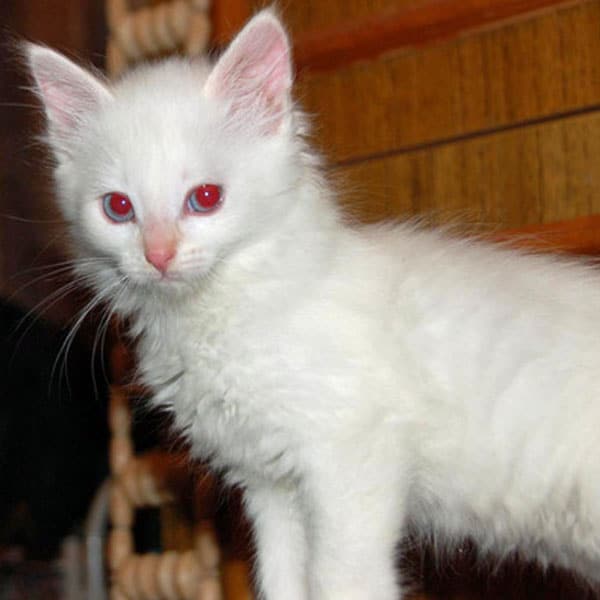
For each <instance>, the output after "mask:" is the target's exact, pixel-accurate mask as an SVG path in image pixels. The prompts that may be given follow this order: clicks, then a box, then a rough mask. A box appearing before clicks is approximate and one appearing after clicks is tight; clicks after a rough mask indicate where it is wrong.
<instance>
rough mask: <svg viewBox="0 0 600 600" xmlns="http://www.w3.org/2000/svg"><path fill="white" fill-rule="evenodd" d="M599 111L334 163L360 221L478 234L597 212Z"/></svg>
mask: <svg viewBox="0 0 600 600" xmlns="http://www.w3.org/2000/svg"><path fill="white" fill-rule="evenodd" d="M599 156H600V112H594V113H591V114H586V115H580V116H575V117H569V118H564V119H558V120H555V121H551V122H547V123H542V124H539V125H533V126H530V127H525V128H520V129H516V130H511V131H504V132H499V133H496V134H492V135H489V136H484V137H479V138H475V139H470V140H461V141H458V142H454V143H449V144H441V145H439V146H433V147H430V148H427V149H420V150H414V151H408V152H404V153H400V154H397V155H394V156H388V157H385V158H380V159H374V160H370V161H365V162H364V163H362V164H358V165H351V166H346V167H340V168H338V169H337V170H336V171H335V175H336V176H337V177H338V178H339V179H340V186H341V187H342V190H343V191H344V193H343V198H344V199H343V203H344V204H345V206H346V207H347V208H348V209H349V210H350V211H351V212H352V214H354V215H355V216H356V217H357V218H359V219H361V220H365V221H378V220H380V219H389V218H398V217H403V216H413V215H415V214H417V215H425V216H426V217H427V218H428V220H429V221H430V222H431V223H433V224H437V223H447V222H456V223H458V222H460V223H466V224H468V225H469V227H470V228H471V229H474V230H478V231H486V230H494V229H499V228H506V227H519V226H522V225H526V224H533V223H551V222H553V221H558V220H563V219H570V218H574V217H578V216H583V215H589V214H593V213H600V193H599V190H600V169H598V157H599Z"/></svg>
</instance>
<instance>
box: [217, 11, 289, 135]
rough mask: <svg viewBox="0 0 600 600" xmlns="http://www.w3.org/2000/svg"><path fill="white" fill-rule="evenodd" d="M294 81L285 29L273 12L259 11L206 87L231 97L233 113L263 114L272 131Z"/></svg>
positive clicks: (221, 60)
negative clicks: (271, 13) (262, 12)
mask: <svg viewBox="0 0 600 600" xmlns="http://www.w3.org/2000/svg"><path fill="white" fill-rule="evenodd" d="M291 84H292V67H291V62H290V46H289V43H288V39H287V36H286V34H285V31H284V30H283V28H282V27H281V25H280V24H279V22H278V21H277V19H276V18H275V17H273V16H272V15H270V14H259V15H258V16H257V17H255V18H254V19H253V20H252V21H251V22H250V23H249V24H248V25H247V26H246V28H245V29H244V30H243V31H242V32H241V33H240V34H239V35H238V37H237V38H236V39H235V40H234V42H233V43H232V44H231V46H230V47H229V49H228V50H227V51H226V52H225V54H224V55H223V57H222V58H221V59H220V60H219V62H218V63H217V65H216V66H215V69H214V70H213V73H212V74H211V76H210V78H209V80H208V82H207V86H206V89H207V92H208V93H209V94H211V93H212V94H214V95H217V96H221V97H224V98H228V99H230V100H231V106H232V112H234V113H236V112H245V113H247V112H252V114H253V115H257V114H261V113H262V116H263V117H266V118H267V120H268V122H269V123H268V125H267V128H268V130H270V131H272V130H275V129H277V127H278V126H279V123H280V122H281V119H282V116H283V113H282V111H283V110H284V108H285V106H286V104H287V101H288V94H289V90H290V87H291ZM256 109H258V110H256Z"/></svg>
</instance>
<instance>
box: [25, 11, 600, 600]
mask: <svg viewBox="0 0 600 600" xmlns="http://www.w3.org/2000/svg"><path fill="white" fill-rule="evenodd" d="M288 55H289V44H288V40H287V36H286V34H285V32H284V30H283V29H282V27H281V25H280V23H279V21H278V19H277V18H276V16H274V15H273V14H272V13H271V12H269V11H265V12H262V13H260V14H258V15H257V16H256V17H255V18H254V19H253V20H252V21H251V22H250V23H249V24H248V25H247V26H246V28H245V29H244V30H243V31H242V32H241V33H240V35H239V36H238V37H237V38H236V40H235V41H234V42H233V44H232V45H231V47H230V48H229V49H228V50H227V51H226V53H225V54H224V56H223V57H222V58H221V59H220V60H219V61H218V62H217V63H216V65H215V66H211V65H209V64H207V63H205V62H202V61H200V60H199V61H195V62H194V61H183V60H169V61H167V62H163V63H161V64H158V65H155V66H145V67H142V68H140V69H138V70H135V71H133V72H131V73H130V74H128V75H126V76H125V77H124V78H123V79H122V80H121V81H119V82H117V83H116V84H114V85H108V84H105V83H103V82H101V81H99V80H98V79H97V78H95V77H92V76H91V75H90V74H88V73H86V72H85V71H83V70H82V69H80V68H79V67H77V66H75V65H73V64H72V63H70V62H69V61H67V60H66V59H65V58H63V57H62V56H60V55H58V54H56V53H54V52H53V51H51V50H48V49H45V48H41V47H38V46H31V47H29V49H28V57H29V63H30V66H31V69H32V72H33V75H34V78H35V80H36V83H37V89H38V92H39V95H40V97H41V99H42V101H43V103H44V106H45V108H46V112H47V116H48V123H49V129H48V139H49V143H50V146H51V147H52V149H53V151H54V154H55V156H56V160H57V167H56V181H57V184H58V197H59V200H60V203H61V206H62V209H63V211H64V214H65V216H66V218H67V219H68V221H69V222H70V223H71V226H72V227H71V229H72V234H73V239H74V246H75V249H76V251H77V252H78V254H79V255H80V257H81V258H87V259H89V260H88V261H87V262H85V263H82V264H85V265H86V266H85V267H80V269H81V274H83V275H84V276H85V277H87V278H88V280H89V282H90V284H91V285H92V286H93V288H94V289H95V290H96V292H97V293H98V295H99V297H101V298H105V299H106V300H107V301H108V302H109V303H111V305H112V307H113V308H114V309H115V310H116V311H118V312H119V313H121V314H123V315H125V316H127V317H129V318H130V320H131V323H132V334H133V335H134V336H137V337H138V338H139V352H138V355H139V368H140V377H141V379H142V381H143V382H144V383H145V384H146V385H148V386H150V387H151V388H152V389H153V390H154V392H155V398H154V401H155V402H156V403H157V404H160V405H162V406H166V407H170V408H171V409H172V411H173V413H174V417H175V420H176V423H177V426H178V427H179V428H180V429H181V431H183V432H185V434H186V435H187V436H188V437H189V439H190V440H191V443H192V446H193V449H194V452H195V453H196V454H197V455H198V456H200V457H202V458H204V459H208V460H210V461H211V462H212V464H213V465H214V467H215V468H217V469H222V470H223V471H224V472H225V473H226V474H227V477H228V478H229V479H230V480H231V481H233V482H237V483H240V484H242V485H243V486H244V488H245V490H246V498H247V507H248V511H249V514H250V516H251V518H252V520H253V522H254V529H255V534H256V540H257V547H258V581H259V585H260V588H261V590H262V594H263V597H264V598H265V599H266V600H283V599H285V600H307V599H310V600H396V599H397V598H398V597H401V595H402V594H401V590H400V585H399V582H398V581H397V576H396V572H395V569H394V562H395V549H396V547H397V543H398V540H399V538H400V537H401V536H402V534H403V532H404V531H406V529H407V527H408V526H411V527H412V528H414V529H415V530H417V531H420V532H422V533H425V534H429V533H430V532H435V534H436V535H437V536H439V537H440V539H444V540H448V541H449V542H452V540H454V539H456V538H463V537H464V536H471V537H472V538H474V539H475V540H476V542H477V543H478V544H479V546H480V547H481V548H482V549H484V550H485V551H490V552H493V553H495V554H498V555H504V554H506V553H509V552H512V551H514V550H518V551H519V552H522V553H523V554H524V555H526V556H528V557H531V558H533V559H536V560H538V561H540V562H541V563H543V564H548V563H555V564H557V565H561V566H564V567H567V568H570V569H573V570H575V571H577V572H578V573H580V574H581V575H583V576H584V577H586V578H588V579H594V578H597V577H598V574H599V573H600V570H599V559H600V471H599V468H598V465H599V464H600V442H599V439H600V437H599V435H598V431H599V430H600V335H598V327H597V321H598V315H599V314H600V279H599V277H598V274H597V273H595V272H594V271H593V269H591V268H588V267H585V266H581V265H577V264H565V263H561V262H559V261H558V260H556V259H552V258H546V257H537V256H524V255H520V254H518V253H516V252H512V251H507V250H501V249H498V248H494V247H488V246H486V245H484V244H482V243H478V242H475V241H465V240H457V239H452V238H451V237H450V236H447V235H446V234H444V233H441V232H435V231H424V230H420V229H417V228H414V227H410V226H407V225H404V226H402V225H400V226H380V227H351V226H349V225H347V224H345V223H344V220H343V218H342V217H341V215H340V213H339V211H338V209H337V208H336V204H335V201H334V197H333V195H332V193H331V192H330V191H329V189H328V187H327V185H326V184H325V183H324V181H323V179H322V177H321V175H320V172H319V169H318V161H317V159H316V158H315V156H314V154H313V153H312V152H311V151H310V150H309V149H308V147H307V145H306V143H305V141H304V137H303V133H304V129H305V128H304V124H303V120H302V116H301V113H300V112H299V111H298V110H297V109H295V107H294V105H293V103H292V101H291V99H290V87H291V81H292V71H291V66H290V60H289V56H288ZM200 183H214V184H219V185H221V186H222V187H223V190H224V201H223V204H222V205H221V206H220V207H219V208H218V210H216V211H214V212H212V213H210V214H203V215H195V214H193V215H191V214H188V213H186V211H185V210H184V209H183V208H182V207H183V206H184V202H185V197H186V193H187V192H188V190H189V189H191V188H192V187H193V186H195V185H198V184H200ZM111 191H120V192H123V193H126V194H128V195H129V197H130V198H131V200H132V203H133V205H134V208H135V212H136V218H135V220H133V221H131V222H127V223H119V224H116V223H112V222H110V221H109V219H107V218H106V217H105V215H104V214H103V212H102V203H101V200H100V198H101V197H102V195H103V194H105V193H107V192H111ZM157 228H158V229H159V230H160V231H161V232H162V233H161V235H164V236H167V237H169V236H170V237H169V239H171V240H175V242H174V243H175V244H176V255H175V257H174V258H173V260H172V262H170V264H169V267H168V270H167V272H166V274H163V273H161V272H160V271H159V270H157V269H156V268H154V267H153V266H152V265H151V264H149V262H148V261H146V259H145V257H144V245H145V244H146V243H147V239H148V238H149V237H152V236H153V235H154V233H153V232H155V231H156V230H157Z"/></svg>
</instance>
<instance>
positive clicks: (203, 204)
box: [185, 183, 223, 213]
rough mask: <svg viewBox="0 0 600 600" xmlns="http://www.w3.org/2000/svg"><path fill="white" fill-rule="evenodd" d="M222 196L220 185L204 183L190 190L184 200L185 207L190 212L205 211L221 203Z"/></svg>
mask: <svg viewBox="0 0 600 600" xmlns="http://www.w3.org/2000/svg"><path fill="white" fill-rule="evenodd" d="M222 197H223V189H222V188H221V186H220V185H214V184H213V183H205V184H203V185H199V186H197V187H195V188H193V189H192V190H190V192H189V193H188V195H187V197H186V200H185V203H186V208H187V210H188V211H189V212H191V213H207V212H210V211H212V210H214V209H215V208H216V207H217V206H218V205H219V204H220V203H221V199H222Z"/></svg>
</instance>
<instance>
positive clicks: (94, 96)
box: [28, 44, 111, 139]
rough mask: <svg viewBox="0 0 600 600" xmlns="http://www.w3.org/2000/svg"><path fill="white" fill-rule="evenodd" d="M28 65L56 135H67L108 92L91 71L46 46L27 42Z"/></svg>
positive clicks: (106, 97) (97, 105)
mask: <svg viewBox="0 0 600 600" xmlns="http://www.w3.org/2000/svg"><path fill="white" fill-rule="evenodd" d="M28 53H29V65H30V68H31V71H32V74H33V76H34V78H35V81H36V83H37V85H38V89H39V92H40V96H41V98H42V100H43V102H44V105H45V108H46V114H47V116H48V119H49V121H50V123H51V125H52V126H53V129H52V130H51V131H52V133H53V135H55V136H58V138H56V139H60V138H64V139H66V138H68V137H69V136H70V135H71V134H72V133H73V132H74V130H75V129H76V127H77V125H78V123H80V122H81V121H82V119H84V118H85V117H86V116H87V115H88V114H89V113H90V112H93V111H94V110H96V109H98V108H99V107H100V105H101V104H102V103H103V102H105V101H107V100H108V99H109V98H110V97H111V95H110V92H109V91H108V89H107V88H106V87H105V86H104V85H103V84H102V83H101V82H100V81H99V80H97V79H96V78H95V77H93V76H92V75H91V74H90V73H88V72H87V71H85V70H84V69H82V68H81V67H79V66H77V65H76V64H74V63H72V62H71V61H70V60H68V59H67V58H65V57H64V56H62V55H61V54H59V53H58V52H55V51H53V50H50V49H48V48H44V47H42V46H35V45H33V44H31V45H29V46H28Z"/></svg>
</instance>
